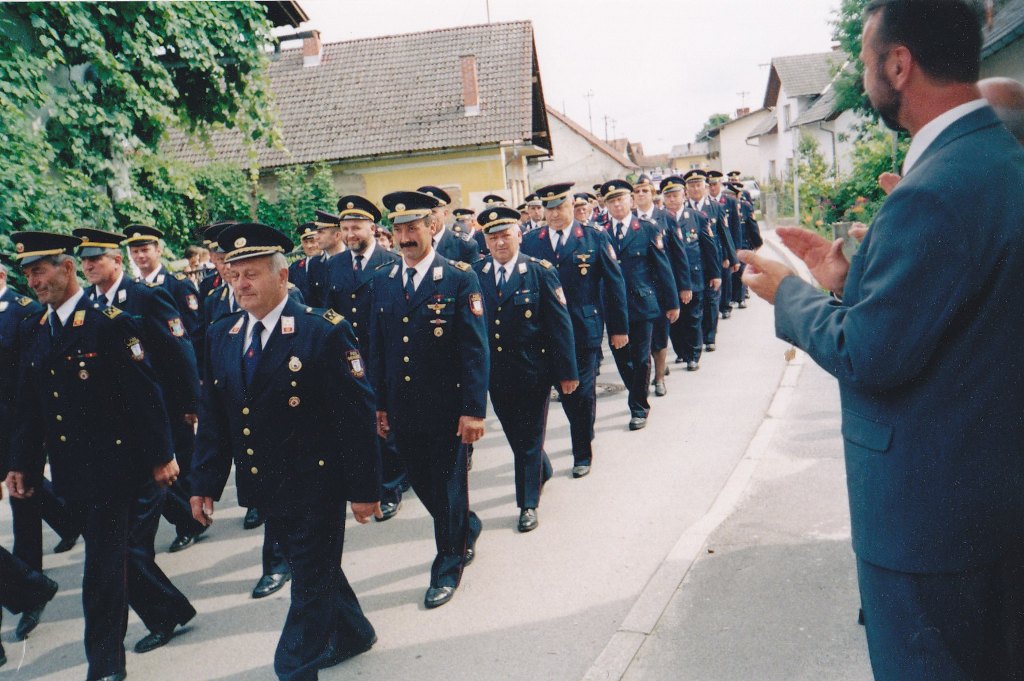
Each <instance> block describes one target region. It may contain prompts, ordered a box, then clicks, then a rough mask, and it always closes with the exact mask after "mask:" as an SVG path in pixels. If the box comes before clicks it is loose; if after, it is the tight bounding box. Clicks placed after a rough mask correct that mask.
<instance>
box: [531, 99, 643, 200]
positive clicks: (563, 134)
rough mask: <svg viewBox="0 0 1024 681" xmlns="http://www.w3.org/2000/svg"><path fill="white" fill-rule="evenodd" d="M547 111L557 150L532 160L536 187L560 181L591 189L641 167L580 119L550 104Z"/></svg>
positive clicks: (554, 145) (580, 189)
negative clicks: (586, 126) (593, 133)
mask: <svg viewBox="0 0 1024 681" xmlns="http://www.w3.org/2000/svg"><path fill="white" fill-rule="evenodd" d="M547 111H548V122H549V123H550V127H551V144H552V147H553V148H554V149H555V153H554V155H553V156H552V157H551V158H550V159H545V158H543V157H535V158H533V159H531V160H530V182H531V183H532V184H533V187H534V188H537V187H543V186H544V185H547V184H554V183H556V182H575V183H576V188H577V189H578V190H579V191H590V189H591V187H592V186H593V185H594V184H596V183H598V182H605V181H606V180H611V179H614V178H624V177H626V175H628V174H630V173H633V172H636V171H637V170H638V166H637V164H636V163H634V162H633V161H632V160H630V158H629V157H627V156H625V155H624V154H622V153H620V152H619V151H616V150H615V149H614V148H613V147H612V146H611V145H609V144H607V143H606V142H603V141H602V140H601V139H599V138H598V137H596V136H595V135H592V134H591V133H590V132H589V131H588V130H587V129H586V128H584V127H583V126H582V125H580V124H579V123H577V122H576V121H574V120H572V119H571V118H569V117H568V116H566V115H565V114H562V113H560V112H558V111H557V110H555V109H554V108H552V107H550V106H549V107H548V110H547Z"/></svg>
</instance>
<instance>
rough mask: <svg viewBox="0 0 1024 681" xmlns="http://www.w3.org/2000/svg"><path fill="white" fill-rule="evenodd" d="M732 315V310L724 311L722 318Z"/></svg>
mask: <svg viewBox="0 0 1024 681" xmlns="http://www.w3.org/2000/svg"><path fill="white" fill-rule="evenodd" d="M731 316H732V310H726V311H724V312H722V319H728V318H729V317H731Z"/></svg>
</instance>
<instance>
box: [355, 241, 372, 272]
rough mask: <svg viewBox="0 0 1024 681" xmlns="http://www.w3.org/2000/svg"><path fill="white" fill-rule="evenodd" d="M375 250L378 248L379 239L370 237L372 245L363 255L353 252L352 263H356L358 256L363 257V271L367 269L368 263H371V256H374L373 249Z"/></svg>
mask: <svg viewBox="0 0 1024 681" xmlns="http://www.w3.org/2000/svg"><path fill="white" fill-rule="evenodd" d="M375 248H377V239H376V238H375V237H370V245H369V246H367V247H366V250H365V251H363V252H362V253H356V252H355V251H352V262H353V263H355V261H356V256H357V255H362V256H363V260H362V264H363V269H366V263H368V262H370V256H372V255H373V249H375Z"/></svg>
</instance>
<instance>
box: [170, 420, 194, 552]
mask: <svg viewBox="0 0 1024 681" xmlns="http://www.w3.org/2000/svg"><path fill="white" fill-rule="evenodd" d="M170 419H171V438H172V439H173V441H174V458H175V459H177V461H178V468H179V469H180V470H181V475H180V477H179V478H178V479H177V480H176V481H175V483H174V484H173V485H171V486H170V487H168V488H167V494H166V498H165V499H164V504H163V516H164V518H166V519H167V522H169V523H171V524H172V525H174V527H175V529H176V530H177V532H178V535H179V536H180V535H184V534H197V533H199V532H201V531H202V529H203V526H202V525H200V524H199V523H198V522H196V519H195V518H193V517H192V506H191V505H190V503H189V497H190V496H191V494H190V493H189V489H188V472H189V471H190V470H191V469H192V451H193V450H194V449H195V446H196V431H195V428H194V427H193V426H192V424H191V423H187V422H185V421H184V419H182V415H181V414H174V415H171V417H170Z"/></svg>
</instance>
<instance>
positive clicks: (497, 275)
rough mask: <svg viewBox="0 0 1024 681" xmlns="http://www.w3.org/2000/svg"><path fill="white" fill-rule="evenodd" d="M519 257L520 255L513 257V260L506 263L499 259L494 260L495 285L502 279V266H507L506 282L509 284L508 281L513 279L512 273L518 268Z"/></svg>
mask: <svg viewBox="0 0 1024 681" xmlns="http://www.w3.org/2000/svg"><path fill="white" fill-rule="evenodd" d="M518 259H519V258H518V256H517V257H515V258H512V259H511V260H509V261H508V262H507V263H505V264H504V265H502V264H501V263H499V262H498V261H497V260H495V261H494V285H495V286H497V285H498V281H499V280H500V279H501V275H500V272H501V268H502V267H504V268H505V284H506V285H508V282H510V281H512V273H513V272H515V270H516V260H518Z"/></svg>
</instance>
